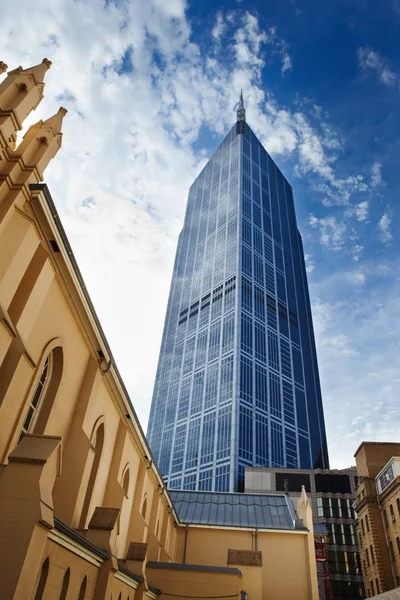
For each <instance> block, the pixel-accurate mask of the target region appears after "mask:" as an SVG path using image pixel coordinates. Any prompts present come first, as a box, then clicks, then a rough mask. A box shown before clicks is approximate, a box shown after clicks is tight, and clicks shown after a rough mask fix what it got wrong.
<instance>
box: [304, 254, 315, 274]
mask: <svg viewBox="0 0 400 600" xmlns="http://www.w3.org/2000/svg"><path fill="white" fill-rule="evenodd" d="M304 260H305V263H306V271H307V273H312V272H313V271H314V269H315V262H314V261H313V260H312V258H311V255H310V254H305V255H304Z"/></svg>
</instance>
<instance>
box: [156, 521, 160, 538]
mask: <svg viewBox="0 0 400 600" xmlns="http://www.w3.org/2000/svg"><path fill="white" fill-rule="evenodd" d="M159 529H160V519H157V525H156V538H158V531H159Z"/></svg>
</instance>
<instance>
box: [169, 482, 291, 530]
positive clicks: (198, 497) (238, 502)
mask: <svg viewBox="0 0 400 600" xmlns="http://www.w3.org/2000/svg"><path fill="white" fill-rule="evenodd" d="M169 494H170V497H171V498H172V500H173V502H174V506H175V510H176V512H177V513H178V516H179V520H180V521H181V523H189V524H190V523H193V524H198V525H220V526H226V527H252V528H253V527H254V528H256V527H257V528H259V529H299V528H300V529H301V528H302V526H301V525H300V523H299V522H298V521H296V513H295V511H294V507H293V504H292V501H291V500H290V498H289V497H288V496H286V495H285V494H281V495H267V494H234V493H232V494H231V493H218V492H187V491H177V490H170V491H169Z"/></svg>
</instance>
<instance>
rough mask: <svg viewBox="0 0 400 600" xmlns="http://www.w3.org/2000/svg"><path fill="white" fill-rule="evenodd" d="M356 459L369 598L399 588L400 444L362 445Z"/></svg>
mask: <svg viewBox="0 0 400 600" xmlns="http://www.w3.org/2000/svg"><path fill="white" fill-rule="evenodd" d="M355 458H356V464H357V473H358V485H357V488H356V501H355V504H354V507H355V510H356V531H357V537H358V545H359V548H360V556H361V566H362V572H363V575H364V582H365V590H366V594H367V598H369V597H373V596H375V595H376V594H380V593H382V592H387V591H388V590H392V589H394V588H396V587H398V586H399V585H400V444H399V443H389V442H363V443H362V444H361V445H360V446H359V448H358V449H357V451H356V453H355Z"/></svg>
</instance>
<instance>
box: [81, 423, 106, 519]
mask: <svg viewBox="0 0 400 600" xmlns="http://www.w3.org/2000/svg"><path fill="white" fill-rule="evenodd" d="M103 446H104V423H100V425H99V426H98V427H97V429H96V433H95V438H94V440H93V441H92V447H93V450H94V459H93V463H92V469H91V471H90V476H89V481H88V485H87V488H86V494H85V500H84V502H83V507H82V515H81V520H80V524H79V527H80V528H81V529H84V528H85V527H86V521H87V518H88V512H89V508H90V501H91V499H92V495H93V490H94V484H95V483H96V477H97V471H98V470H99V465H100V459H101V455H102V452H103Z"/></svg>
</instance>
